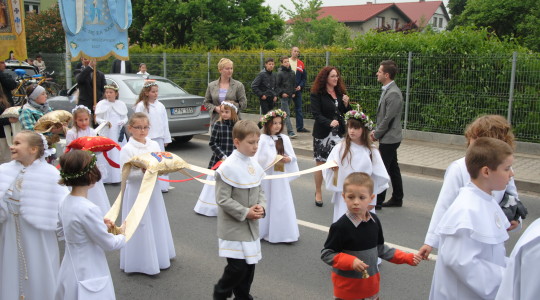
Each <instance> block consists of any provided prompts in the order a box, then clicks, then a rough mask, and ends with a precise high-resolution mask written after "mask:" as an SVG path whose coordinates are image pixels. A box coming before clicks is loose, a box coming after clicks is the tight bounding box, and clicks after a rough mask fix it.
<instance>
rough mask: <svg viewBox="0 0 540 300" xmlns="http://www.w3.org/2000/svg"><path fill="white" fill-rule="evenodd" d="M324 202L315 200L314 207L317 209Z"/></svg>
mask: <svg viewBox="0 0 540 300" xmlns="http://www.w3.org/2000/svg"><path fill="white" fill-rule="evenodd" d="M323 204H324V202H322V201H317V200H315V205H317V206H318V207H323Z"/></svg>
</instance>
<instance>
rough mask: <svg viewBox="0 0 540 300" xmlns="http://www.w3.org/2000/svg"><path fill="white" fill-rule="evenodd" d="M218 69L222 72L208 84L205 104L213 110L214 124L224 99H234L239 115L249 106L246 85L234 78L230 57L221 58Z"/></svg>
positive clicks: (212, 118) (210, 110)
mask: <svg viewBox="0 0 540 300" xmlns="http://www.w3.org/2000/svg"><path fill="white" fill-rule="evenodd" d="M218 71H219V73H220V76H219V78H218V80H215V81H212V82H210V83H209V84H208V88H207V89H206V95H205V96H204V98H205V100H204V106H205V107H206V109H207V110H208V111H209V112H212V116H211V123H212V124H214V122H215V121H217V119H218V118H219V110H220V108H219V107H220V105H221V102H223V101H224V100H231V101H234V103H235V104H236V106H237V107H238V112H239V115H240V112H241V111H242V110H244V109H245V108H246V107H247V98H246V90H245V88H244V85H243V84H242V83H241V82H240V81H238V80H234V79H232V74H233V62H232V60H230V59H228V58H222V59H220V60H219V62H218Z"/></svg>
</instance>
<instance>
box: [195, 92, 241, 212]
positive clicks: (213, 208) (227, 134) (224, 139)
mask: <svg viewBox="0 0 540 300" xmlns="http://www.w3.org/2000/svg"><path fill="white" fill-rule="evenodd" d="M219 115H220V118H219V119H218V120H217V121H216V122H215V123H214V125H212V134H211V135H210V142H209V143H208V144H209V145H210V148H211V149H212V152H213V153H212V157H211V158H210V163H209V164H208V168H209V169H212V168H213V167H214V165H215V164H216V163H217V162H218V161H220V160H221V161H224V160H225V159H226V158H227V157H228V156H229V155H231V153H232V152H233V150H234V144H233V137H232V129H233V127H234V124H235V123H236V122H237V121H238V108H237V107H236V105H234V101H231V100H225V101H223V102H222V103H221V105H220V109H219ZM206 180H210V181H213V180H214V176H210V175H208V177H207V178H206ZM193 210H194V211H195V212H196V213H198V214H201V215H205V216H208V217H215V216H217V212H218V207H217V204H216V189H215V188H214V186H213V185H209V184H205V185H204V187H203V189H202V191H201V194H200V196H199V199H198V201H197V204H196V205H195V208H194V209H193Z"/></svg>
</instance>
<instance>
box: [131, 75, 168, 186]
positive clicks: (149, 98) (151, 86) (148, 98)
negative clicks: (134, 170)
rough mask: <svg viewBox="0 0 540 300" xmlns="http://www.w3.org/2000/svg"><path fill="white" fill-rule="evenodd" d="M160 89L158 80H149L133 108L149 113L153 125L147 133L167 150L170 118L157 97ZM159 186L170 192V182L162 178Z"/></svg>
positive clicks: (161, 147) (166, 178)
mask: <svg viewBox="0 0 540 300" xmlns="http://www.w3.org/2000/svg"><path fill="white" fill-rule="evenodd" d="M158 90H159V88H158V84H157V83H156V81H153V80H147V81H146V83H145V84H144V86H143V88H142V89H141V93H140V94H139V98H138V99H137V102H135V107H134V108H133V110H134V111H135V112H142V113H145V114H147V115H148V119H149V120H150V123H151V124H152V126H150V129H149V131H148V133H147V135H148V137H149V138H151V139H152V140H153V141H155V142H157V143H158V145H159V149H161V151H165V147H167V145H168V144H170V143H171V141H172V139H171V133H170V131H169V118H168V117H167V111H166V110H165V105H163V103H161V102H159V100H158V99H157V98H158ZM159 178H162V179H165V180H168V179H169V176H160V177H159ZM158 186H159V187H160V188H161V192H163V193H167V192H169V182H167V181H161V180H160V181H159V184H158Z"/></svg>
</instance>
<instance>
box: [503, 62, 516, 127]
mask: <svg viewBox="0 0 540 300" xmlns="http://www.w3.org/2000/svg"><path fill="white" fill-rule="evenodd" d="M516 65H517V52H514V54H512V75H510V92H509V93H508V115H507V117H506V119H508V123H510V124H512V102H514V87H515V85H516Z"/></svg>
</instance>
